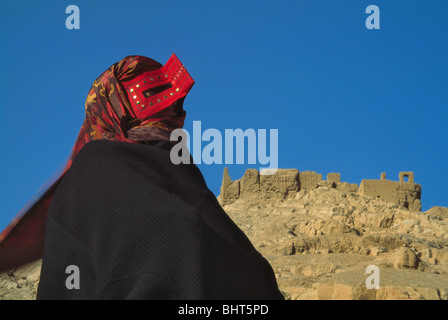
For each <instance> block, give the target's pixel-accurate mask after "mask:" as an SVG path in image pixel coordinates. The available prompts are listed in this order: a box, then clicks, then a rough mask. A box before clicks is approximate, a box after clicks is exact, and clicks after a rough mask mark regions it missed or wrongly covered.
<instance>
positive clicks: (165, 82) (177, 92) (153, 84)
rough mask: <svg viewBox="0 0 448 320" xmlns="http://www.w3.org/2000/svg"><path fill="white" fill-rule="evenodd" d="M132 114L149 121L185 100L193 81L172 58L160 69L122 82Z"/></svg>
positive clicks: (182, 66)
mask: <svg viewBox="0 0 448 320" xmlns="http://www.w3.org/2000/svg"><path fill="white" fill-rule="evenodd" d="M122 84H123V86H124V88H125V89H126V93H127V95H128V99H129V101H130V104H131V107H132V111H133V112H134V115H135V117H136V118H138V119H148V118H149V117H151V116H153V115H154V114H156V113H158V112H159V111H162V110H163V109H165V108H168V107H169V106H171V105H172V104H174V103H175V102H176V101H177V100H179V99H181V98H184V97H185V96H186V95H187V93H188V92H189V91H190V89H191V87H193V85H194V81H193V79H192V78H191V76H190V74H189V73H188V71H187V69H185V67H184V65H183V64H182V63H181V62H180V61H179V59H178V58H177V56H176V55H175V54H173V55H172V56H171V58H170V59H169V60H168V62H167V63H166V64H165V65H164V66H163V67H161V68H160V69H157V70H154V71H147V72H143V73H142V74H140V75H139V76H137V77H135V78H133V79H131V80H128V81H122Z"/></svg>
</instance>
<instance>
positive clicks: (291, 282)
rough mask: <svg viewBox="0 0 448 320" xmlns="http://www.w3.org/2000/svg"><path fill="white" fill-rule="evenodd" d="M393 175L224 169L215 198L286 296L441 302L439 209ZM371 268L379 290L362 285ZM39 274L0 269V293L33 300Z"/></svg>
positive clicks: (36, 266)
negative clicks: (237, 174)
mask: <svg viewBox="0 0 448 320" xmlns="http://www.w3.org/2000/svg"><path fill="white" fill-rule="evenodd" d="M404 175H409V174H408V173H406V174H404ZM402 176H403V175H400V181H399V182H395V181H394V182H393V183H390V182H389V180H385V175H384V179H381V180H373V181H372V180H368V181H367V182H366V183H363V182H364V181H363V182H362V183H361V186H364V187H363V188H361V186H360V187H359V188H358V185H356V184H347V183H343V182H340V177H339V176H338V175H337V174H336V175H335V174H330V175H329V176H327V180H322V176H321V175H319V174H316V173H312V172H298V171H297V170H286V169H285V170H279V171H278V172H277V173H276V174H273V175H264V174H263V173H262V174H260V173H259V172H258V171H257V170H248V171H247V172H246V174H245V175H244V177H242V178H241V179H239V180H237V181H232V180H231V179H230V177H229V175H228V173H227V170H226V171H225V172H224V178H223V185H222V188H221V195H220V196H219V197H218V200H219V201H220V203H221V205H222V206H223V208H224V209H225V211H226V212H227V213H228V214H229V216H230V217H231V218H232V219H233V220H234V221H235V223H236V224H237V225H239V226H240V228H241V229H242V230H243V231H244V232H245V233H246V234H247V236H248V237H249V239H250V240H251V241H252V243H253V244H254V246H255V247H256V249H257V250H258V251H259V252H260V253H261V254H262V255H264V256H265V257H266V259H267V260H268V261H269V262H270V263H271V265H272V267H273V269H274V271H275V274H276V277H277V282H278V284H279V286H280V289H281V290H282V292H283V294H284V295H285V297H286V298H287V299H293V300H294V299H313V300H314V299H431V300H433V299H434V300H438V299H444V300H448V208H444V207H433V208H431V209H430V210H428V211H426V212H421V211H420V208H421V204H420V192H421V188H420V186H419V185H417V184H415V183H414V181H413V177H412V178H410V179H409V181H408V182H404V181H401V180H402V179H401V178H402ZM382 178H383V175H382ZM375 181H376V182H375ZM378 181H384V183H378ZM382 186H384V189H382ZM366 190H370V191H366ZM368 192H370V193H371V194H370V195H367V194H366V193H368ZM372 265H373V266H377V267H378V270H379V278H378V280H379V283H378V284H379V289H368V288H367V285H366V279H367V278H368V277H369V276H370V272H367V270H366V268H367V267H368V266H372ZM39 272H40V261H36V262H35V263H32V264H29V265H27V266H24V267H22V268H20V269H18V270H13V271H10V272H9V273H4V274H1V275H0V299H34V298H35V294H36V289H37V284H38V281H39ZM366 272H367V273H366Z"/></svg>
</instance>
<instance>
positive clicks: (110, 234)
mask: <svg viewBox="0 0 448 320" xmlns="http://www.w3.org/2000/svg"><path fill="white" fill-rule="evenodd" d="M171 148H172V144H171V143H170V142H168V141H157V142H154V143H153V144H152V145H144V144H133V143H128V142H118V141H109V140H93V141H91V142H89V143H87V144H86V145H85V146H84V147H83V148H82V149H81V151H80V152H79V154H78V155H77V156H76V158H75V159H74V161H73V163H72V166H71V167H70V169H69V170H68V171H67V173H66V174H65V176H64V177H63V178H62V181H61V182H60V185H59V186H58V188H57V190H56V192H55V195H54V198H53V200H52V202H51V205H50V207H49V213H48V220H47V223H46V232H45V242H44V255H43V264H42V273H41V280H40V284H39V288H38V296H37V298H38V299H181V300H183V299H283V296H282V294H281V292H280V291H279V289H278V286H277V283H276V279H275V276H274V273H273V270H272V268H271V266H270V265H269V263H268V262H267V261H266V260H265V259H264V258H263V257H262V256H261V254H260V253H259V252H257V250H256V249H255V248H254V247H253V245H252V244H251V243H250V241H249V239H248V238H247V237H246V236H245V234H244V233H243V232H242V231H241V230H240V229H239V228H238V227H237V226H236V225H235V223H234V222H233V221H232V220H231V219H230V217H229V216H228V215H227V214H226V213H225V212H224V210H223V209H222V207H221V206H220V204H219V203H218V201H217V199H216V197H215V195H214V194H213V193H212V192H211V191H210V190H209V189H208V188H207V186H206V183H205V181H204V178H203V176H202V174H201V172H200V171H199V169H198V168H197V166H196V165H194V164H180V165H174V164H172V162H171V160H170V150H171ZM69 266H76V267H77V268H78V270H79V284H80V287H79V289H76V288H75V289H73V288H72V289H70V288H68V287H67V283H66V282H67V281H69V277H71V276H72V275H74V273H71V272H69V271H68V270H70V269H67V267H69ZM66 272H67V273H66ZM69 287H70V286H69Z"/></svg>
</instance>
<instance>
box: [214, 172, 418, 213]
mask: <svg viewBox="0 0 448 320" xmlns="http://www.w3.org/2000/svg"><path fill="white" fill-rule="evenodd" d="M405 179H407V181H405ZM319 187H327V188H336V189H338V190H341V191H346V192H352V193H358V194H360V195H363V196H369V197H374V198H377V199H383V200H386V201H388V202H391V203H394V204H397V205H400V206H402V207H404V208H407V209H409V210H413V211H421V200H420V199H421V186H420V185H419V184H417V183H414V174H413V172H400V174H399V181H392V180H387V179H386V173H385V172H383V173H381V178H380V180H362V181H361V184H360V185H359V187H358V184H356V183H347V182H341V174H340V173H329V174H327V180H323V179H322V174H320V173H316V172H314V171H299V170H297V169H278V170H277V172H276V173H275V174H263V172H261V173H260V172H258V170H257V169H248V170H246V172H245V173H244V176H243V177H242V178H240V179H238V180H235V181H232V179H231V178H230V176H229V172H228V168H225V169H224V175H223V180H222V185H221V193H220V195H219V197H218V199H219V201H220V202H221V204H222V205H226V204H231V203H233V202H235V201H236V200H238V199H240V198H242V199H244V198H256V197H263V198H283V199H286V198H288V197H291V196H294V194H295V193H297V192H299V191H301V190H312V189H315V188H319Z"/></svg>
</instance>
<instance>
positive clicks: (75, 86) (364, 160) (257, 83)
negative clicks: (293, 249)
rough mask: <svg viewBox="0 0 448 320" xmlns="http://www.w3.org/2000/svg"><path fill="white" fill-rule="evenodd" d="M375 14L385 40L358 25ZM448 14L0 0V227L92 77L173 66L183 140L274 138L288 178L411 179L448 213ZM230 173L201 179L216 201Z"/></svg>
mask: <svg viewBox="0 0 448 320" xmlns="http://www.w3.org/2000/svg"><path fill="white" fill-rule="evenodd" d="M71 4H74V5H77V6H78V7H79V9H80V13H81V14H80V18H81V21H80V27H81V28H80V29H79V30H67V29H66V27H65V20H66V17H67V16H68V14H66V13H65V8H66V7H67V6H68V5H71ZM371 4H373V5H377V6H378V7H379V9H380V14H381V20H380V23H381V25H380V26H381V29H380V30H367V28H366V27H365V20H366V18H367V16H368V15H367V14H366V13H365V9H366V7H367V6H368V5H371ZM447 13H448V1H442V0H441V1H425V0H419V1H398V0H388V1H383V0H369V1H364V0H344V1H334V0H325V1H324V0H321V1H316V0H307V1H299V0H290V1H273V0H271V1H253V0H251V1H248V0H239V1H230V0H225V1H224V0H216V1H198V0H195V1H144V0H139V1H138V0H134V1H132V0H127V1H124V0H88V1H87V0H71V1H61V0H60V1H30V0H28V1H24V0H14V1H5V0H1V1H0V108H1V147H0V152H1V153H0V172H1V176H0V181H1V197H0V201H1V211H0V229H3V228H4V227H5V226H6V225H7V224H8V223H9V221H10V220H11V218H12V217H13V216H15V214H16V213H17V212H18V211H19V210H20V209H21V208H22V207H23V206H24V205H25V204H26V202H27V201H28V200H29V199H30V198H31V197H32V196H33V195H34V194H35V192H36V191H37V190H38V189H39V187H40V186H41V185H42V184H43V183H44V182H45V181H46V180H47V179H48V178H49V177H50V176H51V175H52V174H53V173H54V172H55V171H56V170H57V168H59V167H60V166H61V165H62V164H63V163H64V161H65V160H66V158H67V157H68V155H69V153H70V151H71V148H72V146H73V143H74V141H75V139H76V136H77V134H78V131H79V128H80V126H81V123H82V121H83V117H84V103H85V99H86V96H87V92H88V90H89V88H90V86H91V84H92V82H93V81H94V80H95V79H96V77H98V76H99V75H100V74H101V73H102V72H103V71H104V70H106V69H107V68H108V67H109V66H110V65H112V64H113V63H115V62H116V61H118V60H120V59H122V58H124V57H125V56H127V55H135V54H138V55H144V56H148V57H151V58H153V59H155V60H158V61H160V62H161V63H165V62H166V60H167V59H168V58H169V56H170V55H171V53H173V52H175V53H176V54H177V55H178V56H179V58H180V59H181V60H182V62H183V63H184V64H185V65H186V66H187V68H188V70H189V71H190V73H191V74H192V76H193V78H194V79H195V81H196V85H195V86H194V87H193V89H192V91H191V92H190V94H189V96H188V97H187V100H186V103H185V109H186V110H187V119H186V121H187V122H186V129H187V130H190V129H191V123H192V121H193V120H200V121H202V127H203V129H207V128H217V129H219V130H222V131H223V132H224V129H236V128H242V129H243V130H244V129H247V128H254V129H278V130H279V167H280V168H297V169H299V170H312V171H317V172H320V173H322V174H323V175H324V177H325V176H326V174H327V173H329V172H340V173H341V175H342V180H343V181H347V182H351V183H358V184H359V183H360V182H361V180H362V179H379V177H380V173H381V172H383V171H385V172H387V177H388V178H389V179H391V180H398V173H399V172H400V171H414V173H415V181H416V182H417V183H420V184H421V185H422V188H423V192H422V202H423V209H424V210H427V209H429V208H430V207H432V206H436V205H439V206H448V196H447V195H448V183H447V181H448V165H447V160H448V145H447V143H448V139H447V138H448V127H447V124H448V76H447V75H448V24H447V19H446V16H447ZM224 166H225V165H200V169H201V170H202V172H203V174H204V176H205V179H206V181H207V184H208V186H209V188H210V189H211V190H212V191H213V192H214V193H215V194H216V195H218V194H219V187H220V184H221V179H222V171H223V168H224ZM249 167H253V168H258V167H260V165H259V164H256V165H229V171H230V175H231V177H232V178H233V179H238V178H240V177H241V176H242V175H243V173H244V171H245V170H246V169H247V168H249Z"/></svg>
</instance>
